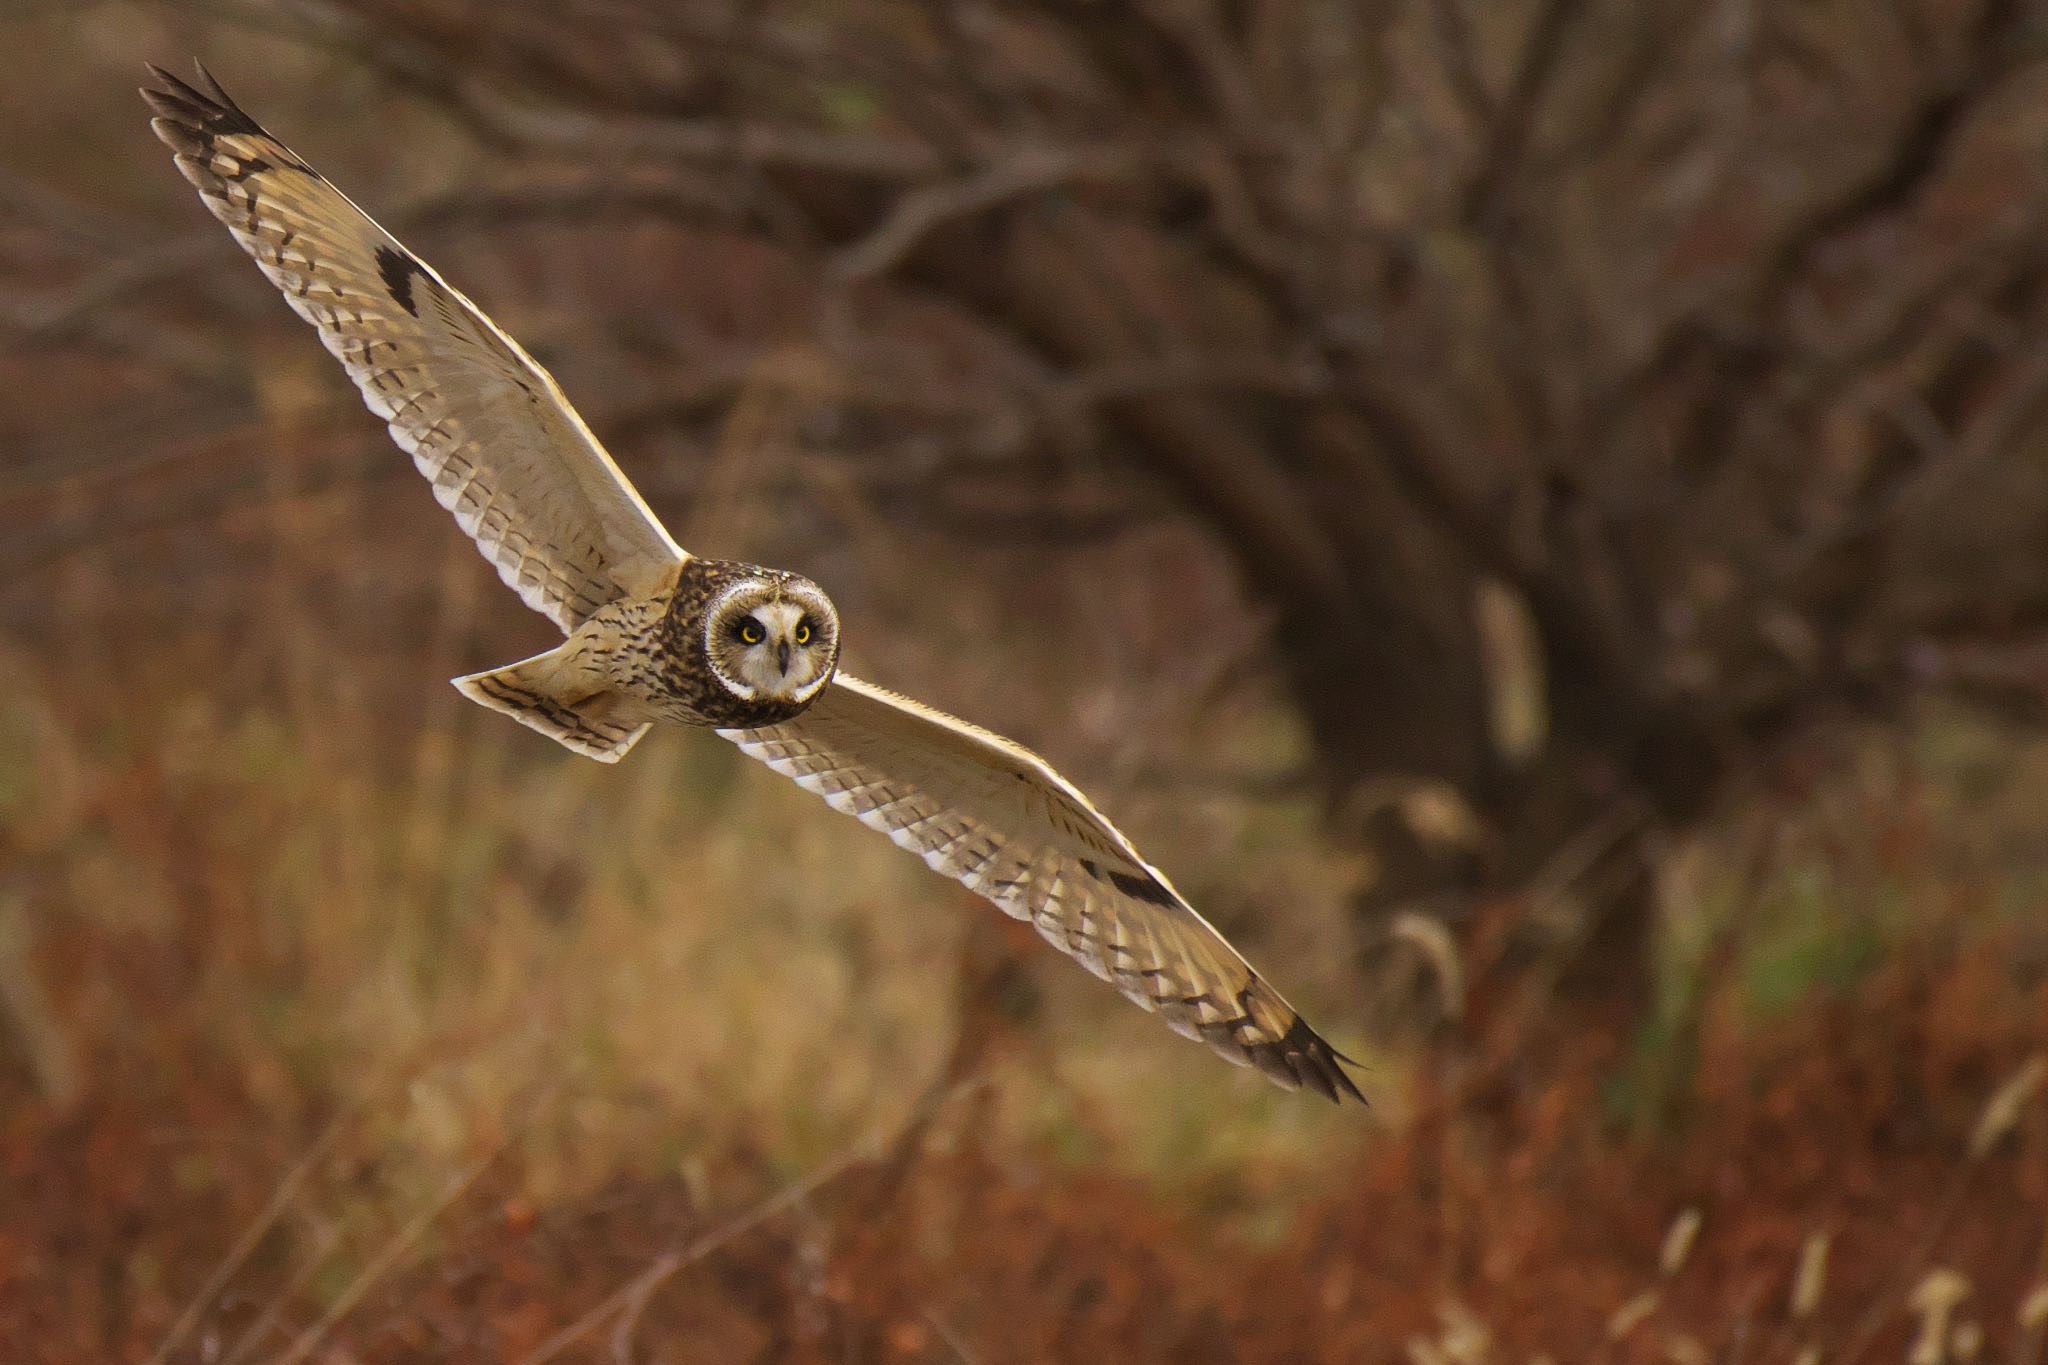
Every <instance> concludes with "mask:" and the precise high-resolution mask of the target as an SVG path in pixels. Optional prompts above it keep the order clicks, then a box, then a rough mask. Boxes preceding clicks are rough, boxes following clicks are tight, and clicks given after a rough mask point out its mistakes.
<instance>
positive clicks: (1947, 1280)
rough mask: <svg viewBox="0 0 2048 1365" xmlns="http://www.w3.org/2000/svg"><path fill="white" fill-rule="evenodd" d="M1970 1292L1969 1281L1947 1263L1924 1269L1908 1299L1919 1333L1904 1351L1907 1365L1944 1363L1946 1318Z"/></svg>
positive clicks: (1946, 1330) (1946, 1331) (1946, 1344)
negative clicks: (1923, 1276) (1907, 1351)
mask: <svg viewBox="0 0 2048 1365" xmlns="http://www.w3.org/2000/svg"><path fill="white" fill-rule="evenodd" d="M1969 1295H1970V1282H1969V1281H1968V1280H1966V1279H1964V1278H1963V1277H1962V1276H1961V1275H1959V1274H1958V1273H1956V1272H1955V1271H1953V1270H1951V1269H1949V1268H1948V1267H1947V1266H1936V1267H1935V1268H1934V1269H1933V1270H1930V1271H1928V1272H1927V1276H1926V1278H1924V1279H1922V1280H1921V1281H1920V1283H1919V1284H1918V1285H1917V1286H1915V1287H1914V1290H1913V1294H1912V1297H1911V1298H1910V1299H1908V1300H1907V1302H1908V1303H1909V1304H1910V1305H1911V1307H1912V1309H1913V1311H1914V1312H1916V1313H1918V1314H1919V1315H1920V1335H1919V1337H1918V1338H1916V1339H1915V1340H1914V1342H1913V1349H1912V1350H1911V1351H1910V1352H1909V1353H1907V1356H1906V1360H1907V1362H1908V1365H1944V1362H1946V1361H1947V1359H1948V1322H1949V1317H1950V1315H1951V1314H1953V1313H1954V1312H1955V1308H1956V1305H1957V1304H1959V1303H1961V1302H1962V1301H1963V1300H1964V1299H1966V1298H1968V1297H1969Z"/></svg>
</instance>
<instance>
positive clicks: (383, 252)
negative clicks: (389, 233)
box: [377, 245, 424, 317]
mask: <svg viewBox="0 0 2048 1365" xmlns="http://www.w3.org/2000/svg"><path fill="white" fill-rule="evenodd" d="M423 273H424V271H423V270H422V269H421V267H420V263H419V262H418V261H416V260H414V259H413V258H412V257H410V256H408V255H406V254H405V253H404V252H403V251H395V250H393V249H392V248H390V247H388V246H383V245H379V246H378V248H377V275H378V277H379V278H381V279H382V280H383V281H384V288H385V291H386V292H388V293H389V294H390V295H391V297H392V299H393V300H395V301H396V302H397V304H398V306H399V307H401V308H403V309H405V311H406V312H408V313H410V314H412V315H413V316H414V317H418V316H419V315H420V310H419V305H418V304H416V303H414V302H413V299H412V282H413V278H414V277H415V276H417V275H420V274H423Z"/></svg>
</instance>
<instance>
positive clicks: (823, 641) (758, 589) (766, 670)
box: [704, 574, 839, 702]
mask: <svg viewBox="0 0 2048 1365" xmlns="http://www.w3.org/2000/svg"><path fill="white" fill-rule="evenodd" d="M704 652H705V655H706V657H707V658H709V660H710V662H711V670H712V672H713V673H715V674H717V675H718V679H719V681H720V682H722V683H724V684H725V685H726V687H728V688H730V689H731V690H732V692H733V694H734V695H735V696H737V697H739V698H741V699H742V700H745V701H771V702H806V701H809V700H810V699H811V698H812V697H813V696H815V695H816V694H817V692H818V689H819V688H821V687H823V686H824V685H825V683H826V682H827V681H829V680H830V679H831V677H832V669H833V666H834V665H835V664H837V663H838V661H839V614H838V612H836V611H835V610H833V607H832V602H831V600H830V599H829V598H827V597H826V596H825V594H824V593H822V592H820V591H819V590H818V588H817V585H816V584H814V583H812V582H810V581H809V580H808V579H803V578H798V577H796V576H795V575H793V574H792V575H789V576H787V577H785V576H783V575H779V574H777V575H772V576H765V577H762V578H750V579H744V580H742V581H741V582H739V583H736V584H734V585H733V586H732V587H730V588H728V589H726V591H725V593H724V595H722V596H721V597H719V598H718V599H717V600H716V601H714V602H713V603H712V606H711V610H710V611H709V612H707V613H706V614H705V621H704Z"/></svg>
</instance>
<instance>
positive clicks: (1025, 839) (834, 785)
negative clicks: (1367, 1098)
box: [718, 673, 1363, 1100]
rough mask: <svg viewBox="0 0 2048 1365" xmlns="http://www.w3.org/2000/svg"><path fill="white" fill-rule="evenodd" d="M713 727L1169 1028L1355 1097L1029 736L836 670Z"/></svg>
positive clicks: (1317, 1040) (1285, 1076)
mask: <svg viewBox="0 0 2048 1365" xmlns="http://www.w3.org/2000/svg"><path fill="white" fill-rule="evenodd" d="M718 733H719V734H721V735H723V736H724V737H725V738H727V739H730V740H731V741H732V742H733V743H735V744H737V745H738V746H739V747H740V748H741V750H743V751H744V752H745V753H747V754H748V755H749V756H750V757H753V758H756V759H759V760H760V761H761V762H763V763H766V764H767V765H768V766H769V767H771V768H773V769H774V770H775V771H777V772H779V773H781V774H783V775H784V776H785V777H789V778H791V779H793V780H795V782H796V783H797V785H799V786H801V787H803V788H805V789H806V790H808V791H812V792H816V793H817V794H818V795H819V796H822V797H824V798H825V800H826V801H827V802H828V803H829V804H830V805H831V806H832V807H833V808H834V809H836V810H841V811H844V812H846V813H847V814H849V815H852V816H854V817H855V818H857V819H859V820H860V821H861V823H862V824H865V825H867V826H868V827H869V828H871V829H875V830H879V831H880V832H882V833H883V834H886V835H888V836H889V838H890V839H892V840H894V841H895V842H896V843H897V844H898V845H900V846H901V847H903V848H906V849H909V850H910V851H911V852H913V853H915V854H917V855H918V856H920V857H921V858H923V859H924V861H925V863H926V864H927V865H928V866H930V867H931V868H932V870H933V871H935V872H939V873H941V874H943V875H945V876H948V877H952V878H954V879H956V880H958V881H960V882H961V883H963V884H965V885H966V886H967V887H969V888H970V889H972V890H974V891H975V892H977V893H979V894H980V895H982V896H984V897H986V898H987V899H989V900H990V901H993V902H994V903H995V904H996V905H997V906H998V907H999V908H1000V909H1002V910H1003V911H1004V912H1005V913H1007V914H1009V915H1011V916H1013V917H1014V918H1017V919H1022V920H1029V921H1030V922H1031V923H1032V925H1033V926H1035V927H1036V928H1037V930H1038V932H1039V933H1040V934H1041V935H1043V936H1044V938H1045V939H1046V940H1047V941H1048V942H1050V943H1051V944H1052V945H1053V946H1054V947H1055V948H1058V949H1059V950H1060V951H1061V952H1064V953H1066V954H1067V955H1069V956H1070V957H1073V958H1074V959H1076V960H1077V961H1079V962H1080V963H1081V964H1082V965H1083V966H1085V967H1087V968H1088V970H1090V971H1091V972H1094V973H1095V975H1097V976H1099V977H1101V978H1103V979H1104V980H1106V981H1108V982H1110V983H1112V984H1113V985H1115V986H1116V988H1117V989H1118V990H1120V991H1122V992H1123V993H1124V995H1125V996H1127V997H1129V998H1130V999H1131V1000H1132V1001H1134V1002H1136V1003H1137V1004H1138V1005H1139V1006H1141V1007H1143V1008H1144V1009H1147V1010H1151V1011H1155V1012H1157V1013H1158V1014H1159V1015H1160V1016H1161V1017H1163V1018H1164V1019H1165V1020H1166V1022H1167V1023H1168V1024H1169V1025H1171V1026H1172V1028H1173V1029H1174V1030H1175V1031H1176V1032H1178V1033H1181V1034H1184V1035H1185V1036H1187V1037H1190V1038H1196V1039H1200V1040H1202V1041H1205V1042H1207V1043H1208V1044H1209V1046H1210V1047H1212V1048H1214V1049H1215V1050H1216V1051H1217V1052H1218V1053H1220V1054H1222V1055H1223V1056H1224V1057H1226V1058H1228V1059H1229V1060H1230V1061H1233V1062H1236V1063H1237V1064H1238V1065H1240V1066H1244V1065H1251V1066H1256V1067H1258V1069H1259V1070H1260V1071H1262V1072H1264V1073H1265V1074H1266V1075H1267V1076H1268V1077H1270V1078H1271V1079H1272V1080H1273V1081H1275V1082H1276V1083H1278V1084H1279V1085H1282V1086H1284V1087H1286V1088H1288V1089H1290V1090H1292V1089H1296V1088H1298V1087H1300V1086H1303V1085H1306V1086H1309V1087H1310V1088H1312V1089H1314V1090H1317V1091H1319V1092H1320V1093H1322V1094H1324V1095H1326V1096H1328V1097H1329V1098H1330V1099H1333V1100H1334V1099H1337V1098H1338V1097H1339V1096H1340V1095H1350V1096H1351V1097H1353V1098H1354V1099H1360V1100H1362V1099H1363V1097H1362V1096H1360V1095H1359V1093H1358V1088H1357V1086H1356V1085H1354V1084H1353V1083H1352V1080H1351V1077H1350V1076H1348V1075H1346V1074H1345V1071H1344V1068H1343V1066H1342V1065H1341V1064H1340V1063H1341V1062H1342V1061H1343V1060H1344V1059H1343V1058H1342V1057H1341V1056H1340V1055H1339V1054H1338V1053H1337V1051H1336V1050H1335V1049H1334V1048H1332V1047H1331V1046H1330V1045H1329V1044H1328V1043H1327V1042H1325V1041H1323V1039H1322V1038H1321V1036H1319V1035H1318V1034H1317V1033H1316V1031H1315V1030H1314V1029H1312V1028H1310V1027H1309V1026H1308V1023H1307V1021H1305V1020H1304V1019H1303V1018H1302V1017H1301V1015H1300V1014H1299V1013H1298V1012H1297V1011H1296V1010H1295V1009H1294V1007H1293V1006H1291V1005H1289V1004H1288V1003H1287V1001H1286V1000H1284V999H1282V998H1281V996H1280V994H1279V992H1277V991H1275V990H1274V989H1273V988H1272V987H1271V986H1269V985H1267V984H1266V983H1265V981H1264V980H1263V979H1261V978H1260V976H1259V974H1258V973H1257V972H1255V971H1253V970H1252V969H1251V967H1250V966H1249V965H1248V964H1247V963H1246V962H1245V960H1244V959H1243V958H1242V957H1240V956H1239V955H1238V953H1237V950H1236V949H1234V948H1232V947H1231V946H1230V944H1229V943H1228V942H1227V941H1226V940H1225V939H1224V937H1223V936H1222V935H1221V934H1219V933H1217V932H1216V930H1215V929H1214V928H1212V927H1211V926H1210V924H1209V922H1208V921H1207V920H1205V919H1203V918H1202V917H1201V916H1200V915H1198V914H1196V913H1195V911H1194V908H1193V907H1191V906H1190V905H1189V904H1188V903H1187V902H1186V901H1185V900H1183V899H1182V898H1181V896H1180V893H1178V892H1177V891H1175V890H1174V889H1173V887H1172V886H1170V885H1169V884H1168V883H1167V881H1166V878H1165V877H1163V876H1162V875H1160V873H1159V872H1158V870H1157V869H1155V868H1154V867H1152V866H1151V865H1150V864H1148V863H1147V862H1145V860H1144V859H1143V858H1140V857H1139V856H1138V852H1137V850H1136V849H1134V848H1133V847H1132V846H1131V843H1130V841H1129V840H1128V839H1126V838H1124V836H1123V835H1122V834H1121V833H1119V832H1118V830H1117V828H1116V827H1115V826H1114V825H1112V824H1110V822H1109V821H1108V820H1107V819H1106V818H1104V817H1103V815H1102V814H1101V812H1099V811H1097V810H1096V809H1095V807H1094V806H1092V805H1090V804H1089V802H1088V799H1087V798H1086V797H1084V796H1082V795H1081V793H1080V792H1078V791H1076V790H1075V789H1074V787H1073V786H1072V785H1071V784H1069V783H1068V782H1067V781H1066V779H1064V778H1062V777H1061V776H1060V775H1059V774H1058V773H1056V772H1054V771H1053V770H1052V768H1051V767H1050V766H1049V765H1048V764H1047V763H1046V762H1045V761H1044V760H1043V759H1041V758H1039V757H1038V756H1037V755H1036V754H1034V753H1032V752H1030V751H1029V750H1028V749H1025V748H1023V747H1021V746H1019V745H1016V744H1012V743H1011V742H1010V741H1008V740H1006V739H1004V738H1002V737H1001V736H999V735H994V734H991V733H989V732H988V731H986V730H982V729H980V728H978V727H976V726H972V725H969V724H967V723H966V722H965V721H961V720H956V719H955V718H953V717H952V716H948V715H946V714H944V713H942V712H939V711H935V710H933V709H931V708H930V707H926V706H921V705H919V704H918V703H917V702H914V701H911V700H910V699H908V698H906V697H899V696H897V695H896V694H894V693H893V692H888V691H885V690H883V689H882V688H879V687H876V686H874V685H872V684H870V683H864V682H862V681H860V680H859V679H857V678H851V677H848V676H847V675H846V674H844V673H842V674H840V675H839V676H838V677H837V678H835V679H834V680H833V682H832V683H831V685H830V686H828V687H827V688H826V689H825V690H824V691H823V692H822V693H821V694H819V697H818V699H817V700H816V701H815V702H813V703H812V704H811V706H810V708H809V709H808V710H806V711H805V712H804V713H803V714H802V715H800V716H798V717H797V718H796V719H795V720H792V721H787V722H785V723H783V724H781V725H773V726H767V727H765V728H761V729H754V730H721V731H719V732H718Z"/></svg>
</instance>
